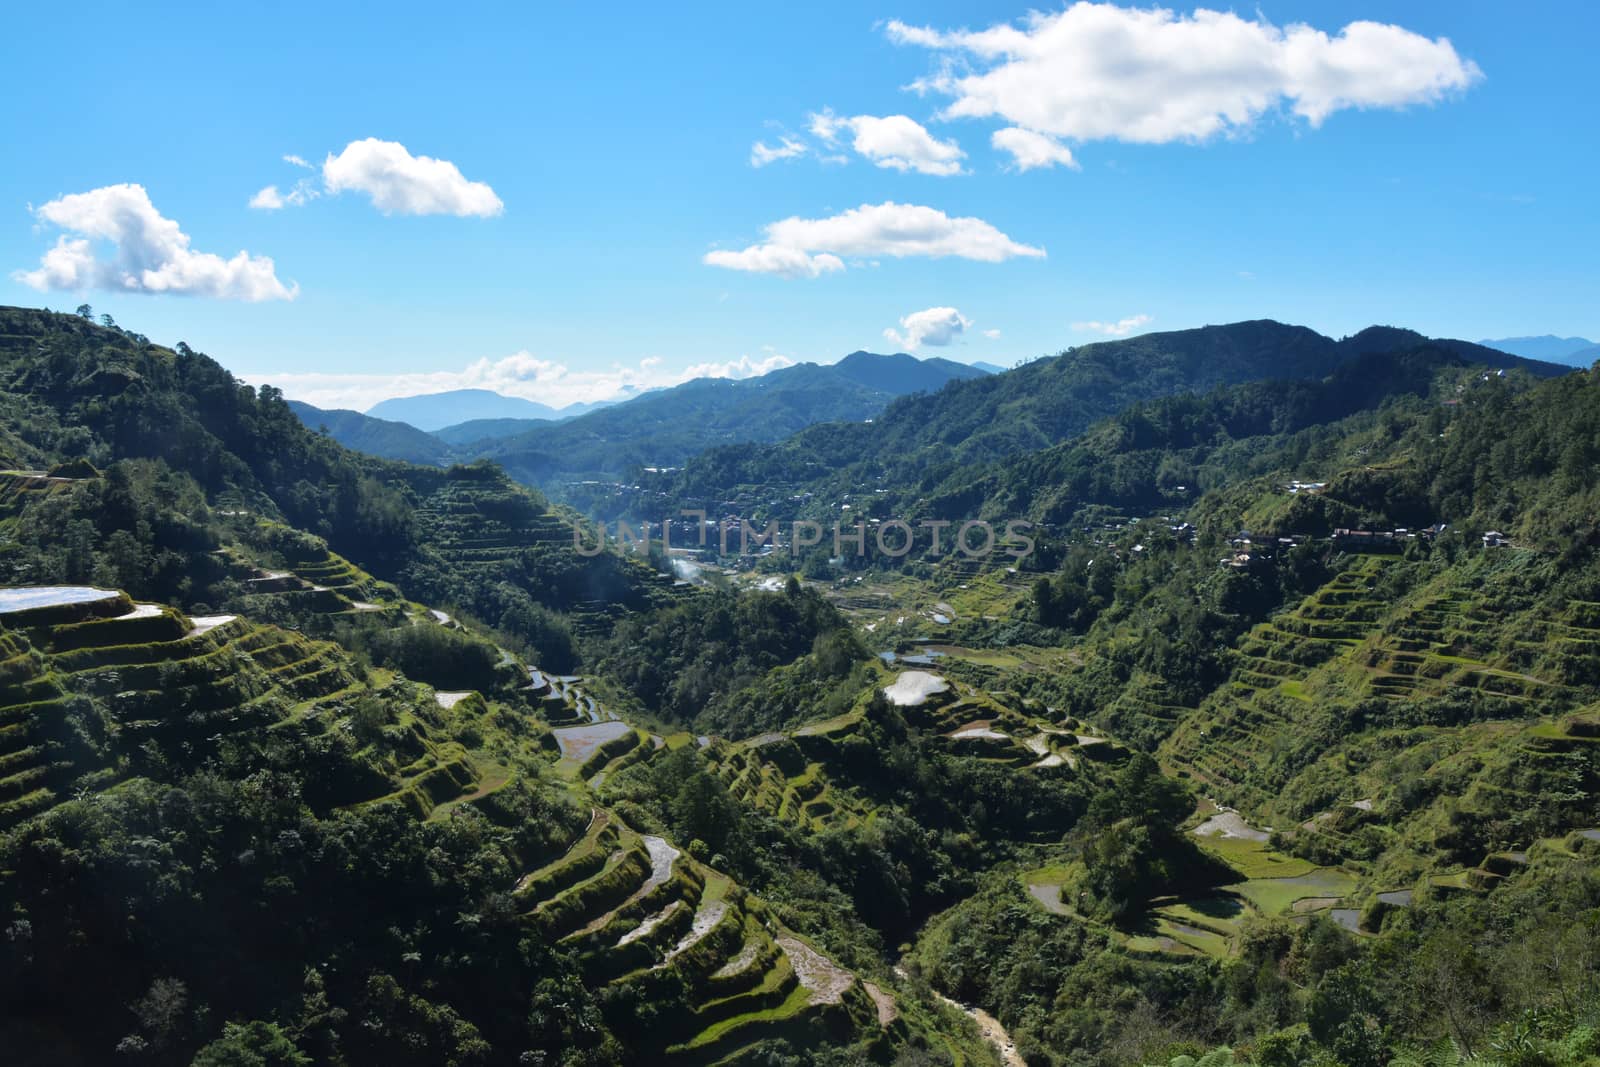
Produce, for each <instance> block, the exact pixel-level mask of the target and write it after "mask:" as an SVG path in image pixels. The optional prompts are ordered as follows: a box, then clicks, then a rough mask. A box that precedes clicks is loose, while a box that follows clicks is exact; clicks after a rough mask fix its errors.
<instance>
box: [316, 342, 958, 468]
mask: <svg viewBox="0 0 1600 1067" xmlns="http://www.w3.org/2000/svg"><path fill="white" fill-rule="evenodd" d="M987 374H988V372H987V371H985V370H982V369H978V368H975V367H971V366H968V365H967V364H964V363H957V362H955V361H953V360H948V359H940V358H930V359H918V358H917V357H915V356H911V355H907V354H905V353H897V354H894V355H879V354H876V353H872V352H852V353H851V354H850V355H848V356H846V357H844V358H843V359H841V360H840V361H839V362H837V363H833V364H827V365H819V364H815V363H802V364H798V365H796V366H792V367H784V368H781V369H779V370H775V371H771V372H769V373H767V374H764V375H761V376H760V377H756V378H744V379H737V380H735V379H727V378H697V379H694V380H693V381H689V382H684V383H683V384H682V385H677V386H674V387H672V388H668V389H654V390H650V391H649V392H646V393H642V394H640V395H639V396H636V397H634V398H632V399H630V400H627V401H623V402H617V403H610V404H603V403H602V404H587V405H580V404H574V405H570V406H568V407H565V408H562V409H560V410H556V409H553V408H550V407H547V406H546V405H543V404H538V403H535V402H533V401H530V400H523V399H520V398H517V397H507V396H501V395H500V394H498V393H493V392H489V391H488V390H483V389H459V390H455V391H452V392H447V393H434V394H430V395H426V396H412V397H400V398H396V399H394V400H385V401H383V402H382V403H380V404H376V405H374V406H373V407H372V408H371V410H369V411H368V412H367V414H365V415H363V414H360V413H358V412H354V411H324V410H322V409H319V408H316V407H313V406H311V405H309V404H304V403H298V402H297V403H295V404H294V405H293V406H294V409H295V411H296V413H297V414H299V415H300V417H301V419H302V421H304V422H305V423H306V425H308V426H310V427H312V428H313V429H319V428H323V427H325V428H326V429H327V430H328V432H329V434H330V435H331V436H332V437H333V438H334V439H335V440H336V441H338V442H339V443H341V444H343V445H345V446H347V447H349V448H354V449H356V450H358V451H362V452H368V453H371V454H373V455H379V456H383V457H385V458H389V459H403V460H407V461H409V462H413V463H426V464H435V465H437V464H444V463H450V462H459V461H464V460H471V459H477V458H482V457H485V456H487V457H489V458H492V459H494V460H496V461H497V462H500V463H502V464H503V465H504V466H505V467H506V468H507V469H508V470H509V471H511V472H512V473H513V474H514V475H515V476H516V477H518V478H519V479H520V480H522V481H524V482H527V483H529V484H535V485H540V484H548V483H550V482H552V481H559V480H561V479H564V478H567V477H570V476H575V475H591V474H592V475H615V474H623V473H626V472H627V471H630V470H632V469H633V468H635V467H638V466H673V465H676V464H680V463H682V462H684V461H685V460H686V459H688V458H689V457H690V456H692V455H694V454H696V453H698V452H701V451H704V450H705V449H707V448H710V447H713V446H715V445H720V444H730V443H736V442H765V441H776V440H779V439H781V438H783V437H787V436H788V435H790V434H792V433H794V432H795V431H797V430H801V429H804V428H805V427H807V426H810V425H813V424H814V423H818V422H858V421H860V420H863V419H869V418H872V417H873V416H874V415H876V414H878V413H879V412H880V411H882V410H883V409H884V407H885V406H887V405H888V404H889V402H890V401H892V400H894V399H895V398H897V397H900V396H905V395H908V394H911V393H919V392H934V391H937V390H939V389H941V388H943V387H944V386H945V385H946V384H947V383H949V382H952V381H961V380H969V379H974V378H982V377H985V376H986V375H987ZM469 411H477V412H492V411H503V412H510V413H512V414H501V415H488V414H480V415H474V416H472V417H469V418H455V417H454V416H458V415H462V414H464V413H466V412H469ZM424 430H428V431H430V432H427V433H424V432H423V431H424Z"/></svg>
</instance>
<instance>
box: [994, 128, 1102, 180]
mask: <svg viewBox="0 0 1600 1067" xmlns="http://www.w3.org/2000/svg"><path fill="white" fill-rule="evenodd" d="M989 143H990V144H992V145H994V146H995V148H997V149H999V150H1000V151H1003V152H1010V153H1011V165H1012V166H1014V167H1016V168H1017V170H1033V169H1035V168H1037V167H1054V166H1056V165H1058V164H1059V165H1061V166H1063V167H1071V168H1072V169H1073V170H1079V169H1081V168H1079V166H1078V161H1077V160H1075V159H1073V158H1072V149H1070V148H1068V147H1067V146H1066V145H1064V144H1062V143H1061V142H1060V141H1058V140H1056V139H1055V138H1054V137H1046V136H1045V135H1044V134H1042V133H1035V132H1034V131H1033V130H1024V129H1023V128H1022V127H1020V126H1007V127H1006V128H1005V129H1003V130H996V131H994V134H993V135H992V136H991V137H990V138H989Z"/></svg>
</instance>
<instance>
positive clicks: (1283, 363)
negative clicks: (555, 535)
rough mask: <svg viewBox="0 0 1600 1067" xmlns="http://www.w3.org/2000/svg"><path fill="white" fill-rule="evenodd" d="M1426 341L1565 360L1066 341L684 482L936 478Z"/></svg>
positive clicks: (1412, 336) (1279, 340)
mask: <svg viewBox="0 0 1600 1067" xmlns="http://www.w3.org/2000/svg"><path fill="white" fill-rule="evenodd" d="M1423 345H1432V346H1434V347H1437V348H1441V349H1443V350H1445V351H1446V352H1449V353H1450V354H1452V355H1455V356H1458V357H1460V358H1461V359H1463V360H1465V361H1467V362H1470V363H1475V364H1481V365H1484V366H1488V367H1493V368H1513V367H1517V368H1521V369H1524V370H1527V371H1528V372H1530V373H1532V374H1535V375H1537V376H1539V377H1553V376H1556V375H1559V374H1562V373H1565V372H1566V371H1567V370H1568V368H1567V367H1564V366H1560V365H1557V364H1553V363H1544V362H1538V361H1534V360H1528V359H1523V358H1521V357H1519V356H1514V355H1509V354H1507V353H1505V352H1501V351H1498V350H1495V349H1491V348H1486V347H1483V346H1481V345H1475V344H1472V343H1471V342H1468V341H1457V340H1450V339H1443V340H1430V339H1429V338H1426V337H1424V336H1423V335H1422V334H1420V333H1417V332H1416V331H1414V330H1405V329H1399V328H1396V327H1390V326H1374V327H1369V328H1368V329H1365V330H1362V331H1361V332H1360V333H1357V334H1355V335H1353V336H1351V337H1347V338H1344V339H1343V340H1338V341H1336V340H1334V339H1333V338H1331V337H1325V336H1323V335H1322V334H1319V333H1317V332H1316V331H1314V330H1311V329H1308V328H1307V327H1304V326H1293V325H1287V324H1284V323H1280V322H1274V321H1271V320H1266V319H1262V320H1255V321H1249V322H1236V323H1231V324H1228V325H1221V326H1203V327H1199V328H1197V329H1190V330H1176V331H1169V332H1163V333H1149V334H1142V335H1140V336H1138V337H1130V338H1126V339H1124V340H1117V341H1101V342H1096V343H1094V344H1088V345H1082V346H1079V347H1077V348H1069V349H1067V350H1066V351H1065V352H1062V353H1061V354H1059V355H1056V356H1050V357H1045V358H1042V359H1036V360H1033V361H1031V362H1029V363H1025V364H1023V365H1022V366H1020V367H1017V368H1015V369H1013V370H1010V371H1007V372H1006V373H1004V374H997V375H985V376H982V377H980V378H975V379H969V380H966V381H958V382H953V383H951V384H950V385H949V386H947V387H946V388H945V389H942V390H940V391H939V392H937V393H932V394H928V395H922V396H910V397H904V398H901V399H899V400H896V401H895V402H894V403H892V404H890V405H889V406H888V408H887V409H886V410H885V411H884V412H883V413H882V415H880V416H878V417H877V418H876V419H874V420H873V422H872V424H870V425H867V424H863V423H861V422H857V423H855V424H830V425H817V426H811V427H808V428H807V429H804V430H802V431H800V432H799V433H797V434H795V435H794V436H793V437H790V438H788V439H786V440H782V441H776V442H773V443H771V444H766V445H762V446H760V447H757V448H741V449H737V450H734V449H718V450H715V451H713V452H710V453H707V454H706V455H703V456H700V457H697V458H696V459H695V460H694V462H692V463H690V464H689V465H688V466H687V467H686V469H685V471H684V472H683V475H682V476H681V477H680V479H679V483H678V487H677V491H678V492H680V493H681V494H683V495H686V496H691V497H701V498H707V499H711V498H717V499H720V498H722V497H723V496H724V495H726V494H727V493H729V492H731V490H732V489H733V487H735V486H738V485H760V484H773V483H782V484H786V485H790V486H809V487H811V488H812V489H813V490H815V491H818V492H821V491H822V490H823V488H824V483H826V488H827V489H828V490H829V491H834V490H837V491H838V492H848V491H850V488H849V487H851V486H860V485H868V484H880V483H882V484H893V483H908V484H922V485H927V486H929V487H931V486H932V485H934V484H936V483H937V482H938V481H939V480H941V479H942V477H943V476H945V475H946V474H948V473H949V472H951V471H954V470H955V469H956V468H957V467H959V466H961V465H963V464H975V463H986V462H992V461H996V460H1003V459H1006V458H1008V457H1011V456H1016V455H1020V454H1024V453H1028V452H1034V451H1037V450H1040V449H1044V448H1049V447H1051V446H1053V445H1056V444H1059V443H1060V442H1062V441H1064V440H1066V439H1068V438H1070V437H1072V436H1073V435H1075V434H1079V433H1082V432H1083V431H1084V430H1086V429H1088V428H1089V426H1091V425H1092V424H1093V423H1095V422H1097V421H1099V420H1100V419H1103V418H1106V417H1108V416H1110V415H1113V414H1115V413H1117V412H1118V411H1121V410H1123V409H1125V408H1128V407H1129V406H1131V405H1133V404H1136V403H1139V402H1142V401H1147V400H1153V399H1157V398H1160V397H1167V396H1176V395H1179V394H1184V393H1204V392H1207V391H1209V390H1211V389H1214V388H1217V387H1219V386H1226V385H1235V384H1240V383H1243V382H1250V381H1262V380H1268V379H1276V380H1288V381H1294V380H1302V381H1315V380H1320V379H1322V378H1325V377H1327V376H1328V375H1330V374H1332V373H1333V372H1334V371H1335V370H1336V369H1337V368H1338V367H1339V366H1340V365H1341V364H1343V363H1346V362H1348V361H1351V360H1354V359H1358V358H1360V357H1362V356H1366V355H1371V354H1375V353H1376V354H1382V353H1386V352H1403V351H1407V350H1411V349H1415V348H1417V347H1420V346H1423Z"/></svg>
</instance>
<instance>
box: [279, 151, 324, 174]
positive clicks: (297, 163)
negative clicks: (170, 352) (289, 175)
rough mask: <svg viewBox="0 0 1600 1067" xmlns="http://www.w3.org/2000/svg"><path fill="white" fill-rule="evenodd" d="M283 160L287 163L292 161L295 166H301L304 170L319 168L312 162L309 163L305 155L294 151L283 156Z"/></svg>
mask: <svg viewBox="0 0 1600 1067" xmlns="http://www.w3.org/2000/svg"><path fill="white" fill-rule="evenodd" d="M283 161H284V162H285V163H292V164H293V165H294V166H296V167H300V168H302V169H304V170H316V169H317V168H316V167H314V166H312V165H311V164H310V163H307V162H306V161H305V159H304V158H303V157H301V156H297V155H295V154H294V153H293V152H291V153H289V154H288V155H286V156H284V157H283Z"/></svg>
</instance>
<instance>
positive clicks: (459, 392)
mask: <svg viewBox="0 0 1600 1067" xmlns="http://www.w3.org/2000/svg"><path fill="white" fill-rule="evenodd" d="M606 403H608V401H602V402H600V403H595V404H568V405H566V406H565V407H561V408H553V407H550V406H549V405H547V404H540V403H537V402H535V401H532V400H525V399H523V398H522V397H517V396H505V395H503V394H501V393H496V392H494V391H493V390H489V389H452V390H449V391H447V392H442V393H426V394H423V395H421V396H400V397H393V398H391V399H389V400H383V401H380V402H378V403H376V404H374V405H372V407H370V408H368V409H367V412H366V413H367V414H368V415H371V416H372V417H373V418H376V419H385V420H388V421H390V422H404V423H409V424H410V425H412V426H415V427H416V428H417V429H419V430H426V431H428V432H430V433H431V432H432V431H434V430H442V429H444V428H445V427H446V426H454V425H455V424H457V423H461V422H468V421H470V420H474V419H551V420H554V419H570V418H573V417H575V416H578V415H582V414H584V413H586V412H589V411H594V410H595V409H596V408H601V407H604V406H605V405H606Z"/></svg>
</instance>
